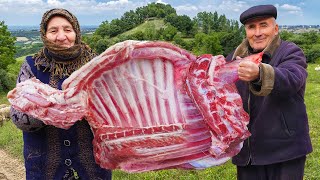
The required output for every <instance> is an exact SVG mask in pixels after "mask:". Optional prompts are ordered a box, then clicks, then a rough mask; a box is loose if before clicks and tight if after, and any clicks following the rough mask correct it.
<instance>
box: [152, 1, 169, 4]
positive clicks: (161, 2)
mask: <svg viewBox="0 0 320 180" xmlns="http://www.w3.org/2000/svg"><path fill="white" fill-rule="evenodd" d="M155 3H160V4H168V3H166V2H164V1H162V0H157V1H156V2H155Z"/></svg>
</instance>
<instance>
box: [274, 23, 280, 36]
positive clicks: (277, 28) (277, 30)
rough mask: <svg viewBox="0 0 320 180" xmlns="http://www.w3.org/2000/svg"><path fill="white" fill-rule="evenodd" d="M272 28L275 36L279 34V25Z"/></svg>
mask: <svg viewBox="0 0 320 180" xmlns="http://www.w3.org/2000/svg"><path fill="white" fill-rule="evenodd" d="M274 28H275V35H278V34H279V25H278V24H276V25H275V27H274Z"/></svg>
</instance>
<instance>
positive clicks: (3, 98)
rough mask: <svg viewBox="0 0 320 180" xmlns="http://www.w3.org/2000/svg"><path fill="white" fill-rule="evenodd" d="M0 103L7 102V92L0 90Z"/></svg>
mask: <svg viewBox="0 0 320 180" xmlns="http://www.w3.org/2000/svg"><path fill="white" fill-rule="evenodd" d="M0 104H9V101H8V99H7V93H5V92H1V91H0Z"/></svg>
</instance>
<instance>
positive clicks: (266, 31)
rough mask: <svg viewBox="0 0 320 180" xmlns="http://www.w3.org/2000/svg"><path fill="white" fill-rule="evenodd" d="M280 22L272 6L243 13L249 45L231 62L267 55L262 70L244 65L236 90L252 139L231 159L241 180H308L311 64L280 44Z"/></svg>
mask: <svg viewBox="0 0 320 180" xmlns="http://www.w3.org/2000/svg"><path fill="white" fill-rule="evenodd" d="M276 18H277V9H276V8H275V7H274V6H272V5H259V6H254V7H251V8H249V9H248V10H246V11H244V12H243V13H242V14H241V16H240V21H241V23H242V24H243V25H244V27H245V31H246V39H244V41H243V42H242V43H241V44H240V45H239V46H238V47H237V48H236V50H235V51H234V52H232V53H231V54H230V55H229V56H228V57H227V60H229V61H230V60H234V59H236V58H238V57H245V56H248V55H250V54H254V53H258V52H264V54H263V59H262V63H261V64H260V65H259V66H258V65H256V64H254V63H251V62H247V61H242V62H241V63H240V66H239V69H238V74H239V79H240V81H238V82H237V83H236V85H237V88H238V91H239V93H240V95H241V97H242V100H243V106H244V108H245V110H246V111H247V112H248V113H249V114H250V123H249V125H248V127H249V130H250V132H251V133H252V135H251V137H250V138H248V139H247V140H246V141H245V142H244V144H243V148H242V150H241V152H240V153H239V154H238V155H236V156H235V157H234V158H233V159H232V162H233V163H234V164H235V165H237V177H238V179H240V180H242V179H244V180H250V179H252V180H256V179H259V180H265V179H266V180H267V179H270V180H274V179H281V180H282V179H283V180H284V179H286V180H287V179H290V180H292V179H303V174H304V165H305V161H306V155H307V154H308V153H310V152H311V151H312V146H311V140H310V136H309V127H308V117H307V113H306V106H305V104H304V92H305V86H306V78H307V71H306V67H307V64H306V58H305V56H304V54H303V52H302V50H301V49H300V48H299V47H298V46H297V45H295V44H294V43H291V42H286V41H283V40H281V39H280V37H279V28H278V24H277V23H276Z"/></svg>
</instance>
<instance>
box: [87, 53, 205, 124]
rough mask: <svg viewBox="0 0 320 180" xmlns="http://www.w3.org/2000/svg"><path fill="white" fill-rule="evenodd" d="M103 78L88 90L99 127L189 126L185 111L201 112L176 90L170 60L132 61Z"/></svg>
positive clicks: (97, 80) (105, 74) (109, 72)
mask: <svg viewBox="0 0 320 180" xmlns="http://www.w3.org/2000/svg"><path fill="white" fill-rule="evenodd" d="M101 77H103V78H98V79H96V80H94V82H92V83H93V86H92V90H91V91H90V90H89V91H88V92H89V93H90V94H89V96H91V98H89V101H90V102H89V104H90V103H92V104H93V106H90V107H93V108H94V109H93V111H95V112H94V113H93V114H96V115H97V117H96V119H97V121H98V123H99V124H104V125H110V126H113V127H131V128H141V127H155V126H161V125H170V124H185V123H186V119H188V118H187V117H184V116H183V114H182V110H185V109H186V108H187V109H188V110H190V109H194V111H196V110H197V109H196V107H194V104H193V103H189V107H188V104H185V103H183V102H181V100H183V99H185V98H189V97H188V96H183V95H182V94H180V93H178V92H177V90H176V89H175V88H174V68H173V64H172V63H171V62H169V61H165V60H161V59H157V60H154V61H150V60H140V59H137V60H131V61H128V62H126V63H124V64H123V65H121V66H118V67H116V68H114V69H112V71H107V72H105V73H104V74H103V75H102V76H101ZM156 77H158V78H156ZM159 77H163V78H161V79H160V78H159ZM102 86H103V87H104V88H100V87H102ZM183 101H186V100H183ZM190 102H191V100H190ZM190 106H192V107H190ZM197 113H198V114H199V115H200V113H199V112H197ZM105 121H106V122H105Z"/></svg>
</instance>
